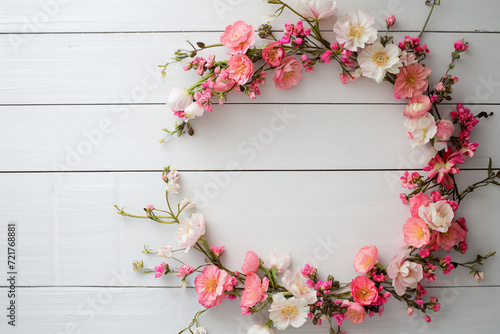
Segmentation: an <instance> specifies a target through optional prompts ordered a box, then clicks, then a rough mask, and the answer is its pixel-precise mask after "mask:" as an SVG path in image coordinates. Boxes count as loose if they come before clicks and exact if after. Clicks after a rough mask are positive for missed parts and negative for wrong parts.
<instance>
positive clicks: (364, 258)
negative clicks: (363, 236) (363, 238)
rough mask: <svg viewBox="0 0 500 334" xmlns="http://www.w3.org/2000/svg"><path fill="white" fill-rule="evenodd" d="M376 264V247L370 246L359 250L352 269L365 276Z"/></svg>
mask: <svg viewBox="0 0 500 334" xmlns="http://www.w3.org/2000/svg"><path fill="white" fill-rule="evenodd" d="M377 262H378V250H377V247H375V246H373V245H370V246H365V247H363V248H361V249H360V250H359V252H358V254H356V259H355V260H354V269H355V270H356V271H357V272H358V273H360V274H366V273H367V272H369V271H370V270H371V269H372V268H373V266H374V265H375V264H376V263H377Z"/></svg>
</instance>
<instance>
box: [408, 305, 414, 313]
mask: <svg viewBox="0 0 500 334" xmlns="http://www.w3.org/2000/svg"><path fill="white" fill-rule="evenodd" d="M407 312H408V315H413V307H411V306H410V307H408V310H407Z"/></svg>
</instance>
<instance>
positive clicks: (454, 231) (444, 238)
mask: <svg viewBox="0 0 500 334" xmlns="http://www.w3.org/2000/svg"><path fill="white" fill-rule="evenodd" d="M433 233H436V244H437V245H439V246H441V247H443V249H444V250H445V251H447V252H449V251H450V250H451V248H452V247H453V246H456V245H458V244H459V243H461V242H462V241H465V237H466V235H467V233H466V232H465V231H464V230H463V229H462V228H461V227H460V225H459V224H458V223H457V222H452V223H451V225H450V227H449V228H448V231H446V233H440V232H439V231H434V232H433Z"/></svg>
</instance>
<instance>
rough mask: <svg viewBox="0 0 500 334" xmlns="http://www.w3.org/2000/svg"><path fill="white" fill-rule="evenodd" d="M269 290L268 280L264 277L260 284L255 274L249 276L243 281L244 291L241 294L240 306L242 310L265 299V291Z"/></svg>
mask: <svg viewBox="0 0 500 334" xmlns="http://www.w3.org/2000/svg"><path fill="white" fill-rule="evenodd" d="M268 288H269V278H267V277H264V279H263V280H262V283H261V281H260V278H259V276H257V274H254V273H252V274H249V275H247V278H246V279H245V290H243V292H242V293H241V303H240V306H241V307H242V310H243V309H244V310H246V309H247V308H249V307H252V306H254V305H255V304H257V303H260V302H261V301H263V300H265V299H266V298H267V294H266V292H267V289H268Z"/></svg>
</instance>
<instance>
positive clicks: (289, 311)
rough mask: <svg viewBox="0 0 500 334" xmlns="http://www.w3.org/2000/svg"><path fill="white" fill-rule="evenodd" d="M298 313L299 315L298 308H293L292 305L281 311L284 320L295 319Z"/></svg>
mask: <svg viewBox="0 0 500 334" xmlns="http://www.w3.org/2000/svg"><path fill="white" fill-rule="evenodd" d="M298 313H299V311H298V310H297V307H295V306H291V305H287V306H285V307H283V308H282V309H281V315H282V316H283V317H284V318H288V319H293V318H295V317H296V316H297V314H298Z"/></svg>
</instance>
